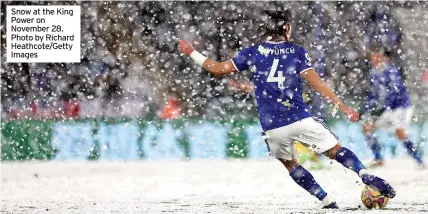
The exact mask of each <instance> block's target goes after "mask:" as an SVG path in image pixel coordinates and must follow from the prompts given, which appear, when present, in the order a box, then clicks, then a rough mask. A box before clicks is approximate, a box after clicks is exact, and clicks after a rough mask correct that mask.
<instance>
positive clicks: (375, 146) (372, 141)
mask: <svg viewBox="0 0 428 214" xmlns="http://www.w3.org/2000/svg"><path fill="white" fill-rule="evenodd" d="M366 140H367V143H368V144H369V146H370V149H371V150H372V152H373V155H374V156H375V160H382V159H383V158H382V154H381V149H382V147H381V146H380V144H379V142H378V141H377V137H376V135H375V134H374V133H370V134H367V135H366Z"/></svg>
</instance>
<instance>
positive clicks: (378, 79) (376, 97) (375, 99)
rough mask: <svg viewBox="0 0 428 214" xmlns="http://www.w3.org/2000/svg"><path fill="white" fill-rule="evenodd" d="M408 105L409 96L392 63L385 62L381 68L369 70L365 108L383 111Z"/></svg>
mask: <svg viewBox="0 0 428 214" xmlns="http://www.w3.org/2000/svg"><path fill="white" fill-rule="evenodd" d="M408 106H410V100H409V96H408V95H407V91H406V87H405V86H404V83H403V80H402V78H401V75H400V73H399V71H398V70H397V68H395V67H394V66H393V65H392V64H386V65H385V67H384V68H383V69H373V70H372V71H371V72H370V92H369V96H368V99H367V103H366V108H367V110H375V109H376V110H378V111H380V112H383V111H385V110H387V109H396V108H403V107H404V108H405V107H408Z"/></svg>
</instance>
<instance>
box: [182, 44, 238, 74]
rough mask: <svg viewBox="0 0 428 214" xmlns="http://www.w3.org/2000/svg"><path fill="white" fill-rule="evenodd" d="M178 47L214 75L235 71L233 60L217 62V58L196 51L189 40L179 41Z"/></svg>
mask: <svg viewBox="0 0 428 214" xmlns="http://www.w3.org/2000/svg"><path fill="white" fill-rule="evenodd" d="M178 49H179V50H180V52H181V53H183V54H184V55H186V56H190V58H192V59H193V60H194V61H195V62H196V63H197V64H198V65H200V66H201V67H202V68H204V69H205V70H207V71H208V72H210V73H211V74H212V75H214V76H223V75H226V74H230V73H232V72H234V71H235V67H234V66H233V63H232V61H231V60H227V61H224V62H217V61H215V60H212V59H209V58H207V57H206V56H204V55H202V54H201V53H199V52H198V51H196V50H195V49H194V48H193V46H192V44H190V42H189V41H187V40H180V41H179V43H178Z"/></svg>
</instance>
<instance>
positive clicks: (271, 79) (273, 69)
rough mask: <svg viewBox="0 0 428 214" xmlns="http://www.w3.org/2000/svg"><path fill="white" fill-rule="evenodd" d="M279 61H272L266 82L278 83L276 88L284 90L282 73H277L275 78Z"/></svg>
mask: <svg viewBox="0 0 428 214" xmlns="http://www.w3.org/2000/svg"><path fill="white" fill-rule="evenodd" d="M278 63H279V59H274V60H273V64H272V67H271V69H270V71H269V76H268V78H267V82H276V83H278V88H280V89H284V81H285V77H284V76H283V73H282V71H278V76H275V73H276V72H277V70H276V69H277V68H278Z"/></svg>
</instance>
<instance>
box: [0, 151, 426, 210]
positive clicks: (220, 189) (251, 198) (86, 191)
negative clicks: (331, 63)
mask: <svg viewBox="0 0 428 214" xmlns="http://www.w3.org/2000/svg"><path fill="white" fill-rule="evenodd" d="M326 161H327V160H326ZM329 162H330V161H329ZM329 166H330V169H326V170H321V171H312V173H313V175H314V177H315V178H316V179H317V180H318V182H319V183H320V184H321V185H322V186H323V187H324V189H325V190H326V191H327V192H328V193H329V194H330V196H331V197H334V198H335V199H336V200H337V202H338V204H339V206H340V207H341V208H340V210H339V211H334V212H333V211H331V210H328V211H326V210H321V209H319V206H320V203H319V202H318V201H317V200H316V199H315V198H314V197H312V196H311V195H309V194H308V193H306V192H305V191H303V190H302V189H301V188H300V187H298V186H297V185H296V184H295V183H294V182H293V181H292V180H291V179H290V177H289V176H288V173H287V171H286V169H285V168H284V167H283V166H282V165H281V164H280V163H279V162H277V161H275V160H269V161H268V160H263V161H252V160H239V161H201V160H192V161H162V162H160V161H141V162H72V163H65V162H55V161H52V162H39V163H30V162H21V163H19V162H15V163H5V162H3V163H2V166H1V170H2V175H1V182H2V183H1V196H2V198H1V202H2V203H1V213H103V214H104V213H335V212H337V213H339V212H340V213H343V212H346V213H366V212H372V213H426V212H428V170H417V169H415V165H414V163H413V162H412V160H409V159H393V160H389V161H388V162H387V165H386V167H385V168H382V169H376V170H371V171H372V172H374V173H376V174H377V175H380V176H381V177H383V178H385V179H387V180H388V181H389V182H390V183H391V184H392V185H393V186H394V187H395V188H396V190H397V196H396V198H394V199H392V200H390V202H389V204H388V206H387V208H386V210H381V211H370V210H367V209H365V208H362V204H361V201H360V193H361V189H362V184H361V182H360V179H359V178H358V176H357V175H356V174H354V173H353V172H352V171H349V170H345V169H344V168H342V167H340V166H339V165H338V164H337V163H333V164H330V165H329Z"/></svg>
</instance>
